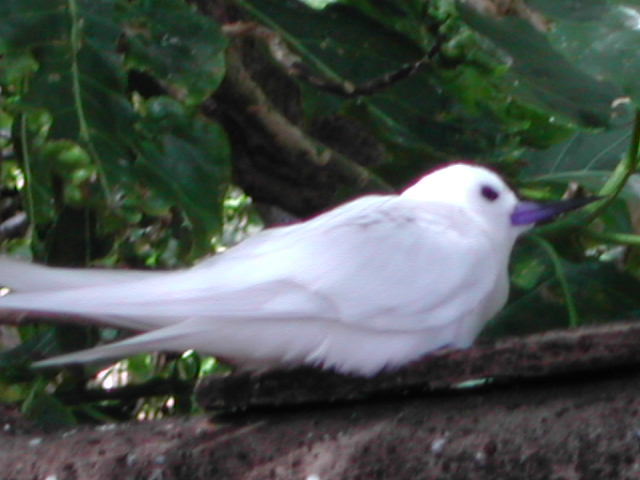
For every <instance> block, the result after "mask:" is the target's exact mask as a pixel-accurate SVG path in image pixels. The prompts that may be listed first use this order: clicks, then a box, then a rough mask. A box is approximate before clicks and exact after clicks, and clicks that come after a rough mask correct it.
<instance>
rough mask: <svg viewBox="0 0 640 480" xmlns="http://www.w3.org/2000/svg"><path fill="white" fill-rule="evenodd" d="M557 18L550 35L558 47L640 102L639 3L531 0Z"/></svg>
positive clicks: (608, 0) (583, 69)
mask: <svg viewBox="0 0 640 480" xmlns="http://www.w3.org/2000/svg"><path fill="white" fill-rule="evenodd" d="M527 3H528V4H529V5H530V6H531V7H532V8H535V9H537V10H539V11H540V12H541V13H543V14H545V15H547V16H548V17H549V18H550V19H552V20H553V28H552V29H550V31H549V33H548V35H547V37H548V39H549V42H550V43H551V44H552V45H553V46H554V48H555V49H556V50H557V51H558V52H560V53H562V54H563V55H564V56H565V57H566V58H568V59H570V61H571V63H572V64H574V65H576V66H577V67H578V68H580V69H581V70H582V71H584V72H587V73H589V74H590V75H591V76H592V77H593V78H598V79H601V80H605V81H608V82H611V83H613V84H615V85H617V86H618V88H619V89H620V90H621V91H622V92H623V94H624V95H629V96H631V97H632V98H633V100H634V102H636V104H638V103H639V102H640V85H639V84H638V78H639V77H640V60H639V59H638V55H637V51H638V48H639V47H640V31H639V30H638V22H639V19H640V15H639V13H638V6H639V5H638V3H637V2H620V1H618V0H589V1H583V2H580V3H579V4H578V3H575V2H567V1H560V2H558V1H556V0H529V1H528V2H527Z"/></svg>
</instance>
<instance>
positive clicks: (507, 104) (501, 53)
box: [0, 0, 640, 425]
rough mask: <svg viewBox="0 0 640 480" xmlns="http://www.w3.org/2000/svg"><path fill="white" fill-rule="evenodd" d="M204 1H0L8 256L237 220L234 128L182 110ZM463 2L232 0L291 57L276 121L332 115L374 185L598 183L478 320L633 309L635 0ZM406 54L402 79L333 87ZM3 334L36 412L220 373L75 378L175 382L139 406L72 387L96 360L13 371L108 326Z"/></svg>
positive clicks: (183, 364)
mask: <svg viewBox="0 0 640 480" xmlns="http://www.w3.org/2000/svg"><path fill="white" fill-rule="evenodd" d="M213 3H215V4H219V6H220V5H222V6H225V4H224V3H223V2H214V1H213V0H211V1H210V2H204V1H201V2H200V6H201V7H203V9H202V11H198V10H196V9H195V8H194V7H192V6H190V5H188V4H187V3H185V2H183V1H182V0H156V1H150V0H128V1H126V0H47V1H44V0H2V2H1V5H2V7H3V9H2V11H3V14H4V15H3V17H2V18H1V19H0V54H1V58H0V86H1V87H2V94H1V96H0V101H1V103H0V129H1V131H2V136H1V138H0V142H1V143H0V145H1V148H2V153H3V158H2V167H1V171H0V179H2V182H3V186H4V188H5V190H4V191H6V192H7V194H10V193H11V192H13V193H15V192H16V191H17V192H19V194H20V197H21V199H22V202H23V205H24V209H25V210H26V211H27V212H28V216H29V219H30V222H31V229H30V230H29V233H28V235H27V236H26V237H22V238H17V239H12V240H7V241H6V242H5V243H6V250H7V251H10V252H12V253H14V254H19V255H32V256H33V258H35V259H37V260H39V261H46V262H48V263H50V264H67V265H85V264H92V265H103V266H121V265H127V266H133V267H175V266H179V265H183V264H188V263H191V262H193V261H194V260H195V259H197V258H199V257H200V256H202V255H204V254H205V253H207V252H209V251H211V250H215V249H216V248H223V247H224V246H225V245H226V244H227V243H235V242H236V241H238V240H239V239H240V238H241V237H242V236H243V235H244V234H245V233H246V231H247V230H251V229H252V228H254V227H255V224H256V221H255V216H254V215H255V214H254V213H253V212H251V211H250V208H249V201H248V199H247V197H246V196H245V195H243V194H242V192H240V191H239V190H238V189H236V188H234V189H229V185H230V181H231V180H230V171H231V165H232V164H234V163H237V162H238V161H239V160H238V159H239V157H240V155H241V153H242V152H241V151H240V150H241V149H240V148H239V145H242V144H243V143H246V144H251V143H252V142H251V141H250V140H252V139H251V138H250V133H249V132H248V131H245V130H242V128H241V127H243V125H242V124H240V127H238V125H236V124H234V128H231V127H230V124H229V123H225V122H224V121H220V122H219V121H218V120H217V119H215V118H213V116H212V115H204V114H203V113H202V112H203V108H202V107H203V104H205V103H206V102H207V101H208V99H209V98H213V99H214V100H215V99H216V95H218V94H219V91H220V90H218V89H219V88H220V85H221V82H222V81H223V79H224V75H225V68H226V64H225V52H226V51H227V49H228V47H229V45H230V44H231V43H233V42H234V41H235V40H233V39H228V38H226V37H225V35H224V34H223V33H222V30H221V28H220V25H218V23H217V22H216V20H214V19H213V18H210V17H209V16H207V15H205V14H204V13H202V12H203V11H205V10H206V8H205V7H206V6H207V5H209V4H213ZM473 3H474V4H484V5H485V7H486V8H485V10H486V11H485V12H479V11H477V10H475V9H474V7H472V6H471V2H454V1H452V0H439V1H435V2H434V1H427V0H401V1H391V0H333V1H320V2H319V1H312V0H306V2H303V1H301V0H236V1H235V2H234V4H235V5H236V6H237V7H238V8H239V9H240V11H241V12H242V15H245V16H246V17H247V18H251V19H253V20H255V21H257V22H258V23H260V24H262V25H264V26H266V27H268V28H269V29H271V31H273V32H275V34H276V35H277V37H278V38H279V39H281V40H282V41H283V42H284V43H285V44H286V45H287V47H286V48H287V49H290V50H291V51H292V52H295V55H297V56H299V58H300V61H299V65H298V67H300V64H301V65H303V66H304V68H297V69H286V68H284V67H283V68H281V71H286V72H287V74H289V75H291V76H292V78H293V81H294V82H295V83H294V85H295V88H296V91H297V92H299V94H300V97H299V99H300V105H299V107H300V112H301V115H302V117H303V118H302V120H301V121H299V122H298V123H297V124H296V127H298V128H300V129H301V130H302V131H303V133H304V134H309V135H310V133H309V132H308V131H305V128H306V126H308V125H312V124H314V122H318V121H321V120H323V119H327V118H335V117H340V118H343V119H349V121H351V122H353V124H355V125H357V126H358V127H357V128H358V129H360V130H362V131H363V132H366V134H367V135H369V136H371V137H372V138H374V139H375V142H377V145H379V146H380V147H381V148H382V149H383V150H384V151H385V152H386V156H385V158H384V160H382V161H377V162H374V163H373V164H372V165H367V168H368V169H369V170H370V171H372V172H374V173H375V174H376V175H378V176H380V177H382V178H383V179H384V180H385V181H386V182H388V183H389V184H391V185H393V186H398V187H399V186H402V185H404V184H405V183H406V182H407V181H409V180H410V179H411V178H414V177H415V176H417V175H419V174H420V173H421V172H423V171H424V170H426V169H428V168H430V167H431V166H433V165H435V164H437V163H441V162H444V161H447V160H448V159H451V158H455V157H472V158H475V159H477V160H478V161H479V162H482V163H486V164H489V165H492V166H495V167H496V168H498V169H500V170H501V171H502V172H503V173H505V174H507V175H510V176H511V177H512V179H513V180H514V182H516V183H517V184H518V185H519V186H520V187H521V189H522V190H523V191H525V192H526V193H527V194H528V195H530V196H533V197H536V198H538V199H542V200H544V199H550V198H555V197H557V196H559V195H562V194H563V192H564V190H565V189H566V186H567V184H568V183H569V182H578V183H580V184H581V185H582V186H583V187H584V188H587V189H588V190H590V191H592V192H600V193H602V194H605V195H608V198H607V200H606V201H603V202H600V204H596V205H595V206H593V207H592V208H591V209H587V210H586V212H585V213H584V214H581V215H574V216H572V217H571V218H569V219H567V220H566V221H563V222H559V223H558V224H556V225H552V226H545V227H542V228H541V229H539V230H538V232H537V235H538V237H536V236H535V235H534V236H533V237H532V238H531V239H530V240H527V241H523V242H522V243H521V245H520V246H519V248H518V249H517V250H516V252H515V254H514V259H513V260H514V261H513V287H514V288H513V289H512V290H513V294H512V299H511V301H510V303H509V305H508V307H507V308H506V309H505V310H504V311H503V312H502V313H501V314H500V315H499V316H498V318H497V319H496V320H495V321H494V322H493V324H492V325H491V326H490V327H489V328H488V329H487V330H486V332H485V335H487V336H492V337H495V336H498V335H506V334H515V333H524V332H532V331H538V330H540V329H543V328H550V327H561V326H566V325H568V324H569V322H571V323H572V324H579V323H593V322H602V321H609V320H616V319H622V318H629V317H633V316H636V314H637V310H638V309H639V308H640V300H638V298H637V295H636V293H635V292H637V289H638V286H639V285H638V268H639V265H640V264H639V261H638V255H637V253H636V250H635V245H638V244H639V243H640V237H637V236H636V235H635V228H636V227H635V225H636V218H637V206H638V195H639V193H638V192H640V190H639V189H638V188H637V178H636V177H635V176H631V175H632V174H633V172H634V170H635V168H636V162H637V153H638V150H637V149H638V137H639V135H638V132H639V131H640V125H639V124H638V120H637V116H636V115H635V110H636V109H637V106H636V105H635V104H636V102H637V101H638V91H639V89H638V82H637V80H636V79H637V78H638V77H639V75H638V73H637V71H638V61H637V56H636V55H635V48H634V47H635V44H636V43H637V41H638V38H639V35H640V33H639V31H638V29H637V27H636V26H637V22H638V18H640V7H639V6H638V5H637V4H636V3H635V2H631V1H629V2H623V1H619V0H602V1H598V2H591V1H590V2H580V3H579V4H578V3H576V2H570V1H568V0H566V1H565V0H562V1H557V0H528V1H527V2H526V3H524V2H523V3H522V7H521V8H520V9H519V10H517V9H516V10H515V11H510V12H507V13H504V12H500V10H499V8H497V7H494V6H493V4H492V3H490V2H473ZM227 7H228V6H227ZM221 8H222V7H221ZM258 41H259V40H258ZM260 52H261V55H263V56H265V57H266V56H268V55H269V54H268V53H267V49H263V50H260ZM425 56H426V57H427V58H428V59H427V60H426V61H423V62H422V63H421V65H420V66H419V67H418V68H417V69H416V71H415V72H412V73H410V74H407V75H404V76H403V77H402V78H400V79H396V80H389V81H388V82H387V83H386V84H385V83H384V82H382V83H380V86H379V87H377V88H375V89H371V90H369V91H367V92H366V93H362V94H358V95H353V94H350V93H349V92H353V91H358V86H361V85H366V84H367V83H368V82H371V81H372V80H373V79H380V78H384V77H385V76H386V75H388V74H390V73H392V72H398V71H401V70H403V69H404V68H405V67H406V65H408V64H412V63H414V62H417V61H419V60H420V59H423V58H425ZM268 61H269V62H271V63H272V64H276V65H277V64H278V59H277V58H274V59H270V60H268ZM294 70H295V71H294ZM300 71H302V72H303V73H304V74H299V72H300ZM407 71H408V70H407ZM296 72H298V74H296ZM317 79H321V80H322V81H321V82H318V81H317ZM327 85H329V88H328V87H327ZM264 88H265V90H268V85H266V84H265V85H264ZM340 90H342V91H340ZM363 91H364V89H363ZM291 97H294V95H291ZM296 98H297V97H296ZM219 100H223V99H222V98H219ZM276 105H277V104H276ZM231 116H232V117H233V115H231ZM231 137H233V138H235V139H236V140H235V143H233V148H232V143H231V141H230V138H231ZM351 160H352V161H355V160H356V159H351ZM290 168H291V171H290V172H289V173H288V175H290V176H291V177H294V178H295V177H296V174H297V172H296V171H295V169H294V168H292V167H290ZM629 179H630V180H629ZM625 185H626V186H625ZM338 188H342V186H336V189H338ZM355 193H358V192H355V191H354V192H351V194H355ZM0 213H1V212H0ZM3 219H4V218H3ZM20 335H21V339H22V340H23V343H22V344H21V345H20V346H19V347H16V348H15V349H14V350H12V351H8V352H4V353H2V354H0V367H1V368H2V369H1V370H0V399H5V400H11V401H21V402H22V403H23V408H24V410H25V411H26V412H29V413H30V414H31V415H33V416H37V417H39V418H41V419H44V420H45V421H47V422H49V423H50V424H52V425H57V424H60V423H65V422H67V423H68V422H73V421H76V420H78V419H80V420H86V419H93V420H96V421H102V420H105V419H108V418H126V417H128V416H136V415H137V416H143V415H147V416H153V415H157V414H162V413H163V412H165V411H166V410H167V409H168V410H173V411H189V410H190V409H191V408H192V405H191V403H190V401H189V397H188V394H185V393H184V390H183V387H184V382H189V381H193V379H194V378H196V377H197V376H198V375H200V374H201V373H203V372H211V371H213V370H214V369H215V368H219V367H218V365H217V364H216V363H215V362H214V361H213V360H210V359H205V360H202V361H201V360H200V359H199V357H198V356H197V355H195V354H193V353H188V354H186V355H185V356H183V357H181V358H174V359H171V361H167V360H166V359H165V358H164V357H157V356H144V357H140V358H136V359H130V360H128V361H126V362H124V363H121V364H119V365H118V366H117V367H115V368H116V370H112V371H111V372H110V373H109V374H107V373H105V372H102V373H100V374H99V375H98V377H96V379H94V380H93V382H94V384H97V385H98V386H99V385H100V384H102V385H104V384H105V382H115V381H116V380H114V379H117V382H120V383H117V382H116V383H117V384H127V385H129V386H130V385H131V384H134V385H135V384H136V382H137V383H138V384H142V385H146V386H147V387H148V389H150V390H153V389H155V388H157V387H158V385H165V386H166V385H167V384H170V385H172V386H173V387H175V388H174V389H173V390H172V389H171V388H170V389H168V390H167V388H166V387H158V389H157V390H154V392H156V393H158V395H159V397H158V398H159V399H156V400H153V401H149V402H147V403H146V404H140V403H139V402H138V401H137V396H136V395H139V390H135V389H134V390H131V389H129V390H126V392H124V393H123V396H122V397H120V398H115V397H109V396H108V395H103V396H102V397H100V398H97V399H94V400H92V401H91V402H88V401H83V398H84V399H85V400H86V399H87V398H88V397H87V396H86V395H87V393H86V386H87V379H88V378H91V377H92V376H94V375H95V374H96V373H97V372H95V371H91V370H87V371H65V372H64V374H63V375H62V376H55V377H54V376H52V374H47V375H45V374H42V373H34V372H33V371H32V370H30V369H28V367H27V365H28V361H29V358H31V357H34V356H42V355H45V354H46V355H49V354H52V353H56V352H61V351H66V350H72V349H77V348H80V347H84V346H87V345H92V344H94V343H95V342H96V341H98V340H108V339H113V338H114V337H115V335H117V333H116V332H114V331H112V330H101V331H99V332H97V331H95V330H93V329H89V330H87V329H80V328H79V327H68V328H67V327H65V328H62V327H56V328H50V327H43V326H27V327H23V328H21V329H20ZM158 379H162V380H164V381H165V383H164V384H162V383H160V384H159V383H158ZM127 388H129V387H127ZM51 392H54V395H51ZM83 395H85V396H84V397H83ZM167 399H169V400H170V408H169V407H167V405H169V404H168V403H167V401H168V400H167ZM61 400H64V401H65V402H66V404H69V403H75V404H76V406H75V407H73V410H69V409H68V407H66V406H65V404H64V403H63V402H61Z"/></svg>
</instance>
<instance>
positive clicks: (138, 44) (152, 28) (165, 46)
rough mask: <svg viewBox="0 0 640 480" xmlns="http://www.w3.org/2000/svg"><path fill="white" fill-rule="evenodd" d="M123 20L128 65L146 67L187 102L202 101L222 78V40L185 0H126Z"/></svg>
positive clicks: (207, 21)
mask: <svg viewBox="0 0 640 480" xmlns="http://www.w3.org/2000/svg"><path fill="white" fill-rule="evenodd" d="M123 21H124V23H125V25H124V32H125V34H126V36H127V43H128V51H127V65H128V66H131V67H133V68H137V69H139V70H143V71H147V72H151V73H152V74H153V75H154V76H155V77H156V78H158V79H160V81H161V83H162V84H163V85H165V86H166V87H169V88H170V89H171V90H172V91H173V94H174V95H176V96H177V97H178V98H181V99H183V100H184V101H185V102H186V103H187V104H189V105H195V104H198V103H201V102H202V101H203V100H205V99H206V98H207V97H208V96H209V95H211V93H213V92H214V91H215V90H216V89H217V88H218V86H219V85H220V82H222V79H223V77H224V72H225V70H224V50H225V48H226V46H227V40H226V38H225V37H224V36H223V35H222V32H221V31H220V28H219V26H218V25H217V24H216V23H214V22H212V21H210V20H209V19H208V18H206V17H204V16H203V15H200V14H198V13H197V12H195V11H194V10H193V8H191V7H190V6H189V5H188V4H187V3H186V2H184V1H182V0H158V1H154V2H148V1H143V0H138V1H133V2H129V3H128V4H127V9H126V14H125V15H124V16H123Z"/></svg>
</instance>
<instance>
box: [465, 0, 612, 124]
mask: <svg viewBox="0 0 640 480" xmlns="http://www.w3.org/2000/svg"><path fill="white" fill-rule="evenodd" d="M458 8H459V11H460V15H461V17H462V19H463V20H464V21H465V22H467V24H468V25H469V26H470V27H472V28H474V29H475V30H476V31H478V32H479V33H481V34H483V35H484V36H486V37H487V38H488V39H489V40H491V41H492V42H493V43H494V44H495V45H496V46H497V47H499V48H500V49H501V50H502V51H504V53H505V54H506V57H505V60H504V61H505V64H508V65H509V69H510V72H511V73H512V74H513V83H512V92H513V94H514V95H517V96H518V97H519V98H522V99H523V100H525V101H527V102H532V103H534V104H536V105H538V106H540V107H541V108H544V109H546V110H548V111H550V112H555V113H557V114H559V115H563V116H564V117H566V118H567V119H570V120H571V121H573V122H575V123H577V124H579V125H583V126H585V127H605V126H607V125H609V122H610V117H611V114H612V107H611V105H612V103H613V100H614V99H615V98H617V97H620V96H621V95H622V91H621V90H620V89H619V88H618V87H617V86H616V85H614V84H613V83H611V82H609V81H606V80H601V79H600V78H596V77H595V76H591V75H589V74H588V72H586V71H584V70H582V69H581V68H580V67H579V66H577V65H575V64H574V63H573V62H572V60H571V57H567V56H564V55H562V54H561V53H560V52H558V51H557V50H556V49H554V45H553V44H552V43H551V42H550V41H549V39H548V38H547V37H546V36H545V35H544V34H543V33H541V32H540V31H538V30H536V28H534V27H533V26H532V25H531V23H529V22H528V21H526V20H523V19H520V18H516V17H502V18H492V17H490V16H488V15H483V14H481V13H478V12H477V11H476V10H475V9H474V8H473V7H471V6H468V5H467V4H465V3H462V2H458Z"/></svg>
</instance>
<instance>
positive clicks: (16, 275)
mask: <svg viewBox="0 0 640 480" xmlns="http://www.w3.org/2000/svg"><path fill="white" fill-rule="evenodd" d="M159 274H161V272H155V271H142V270H108V269H98V268H95V269H93V268H83V269H77V268H57V267H47V266H44V265H37V264H33V263H28V262H23V261H20V260H15V259H13V258H9V257H0V285H2V286H5V287H8V288H10V289H11V290H12V291H15V292H40V291H47V290H60V289H73V288H83V287H93V286H100V285H112V284H114V283H115V284H117V283H120V282H131V281H136V280H144V279H148V278H153V277H156V276H158V275H159Z"/></svg>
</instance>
